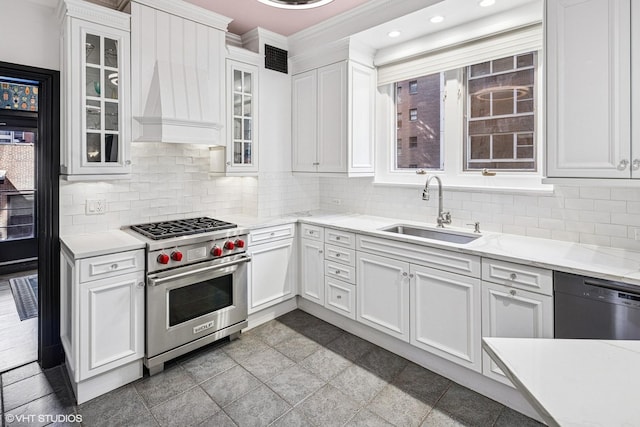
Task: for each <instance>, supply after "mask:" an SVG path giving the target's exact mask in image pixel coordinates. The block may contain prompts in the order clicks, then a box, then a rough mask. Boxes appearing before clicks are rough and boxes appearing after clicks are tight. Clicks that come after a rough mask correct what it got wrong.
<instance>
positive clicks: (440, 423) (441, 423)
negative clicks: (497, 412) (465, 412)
mask: <svg viewBox="0 0 640 427" xmlns="http://www.w3.org/2000/svg"><path fill="white" fill-rule="evenodd" d="M471 425H472V424H467V423H465V422H463V421H459V420H456V419H455V418H453V416H451V415H449V414H447V413H446V412H442V411H441V410H439V409H438V408H434V409H433V410H432V411H431V412H429V415H427V418H425V420H424V422H423V423H422V427H471ZM510 427H519V425H518V424H512V425H511V426H510Z"/></svg>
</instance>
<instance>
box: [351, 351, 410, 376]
mask: <svg viewBox="0 0 640 427" xmlns="http://www.w3.org/2000/svg"><path fill="white" fill-rule="evenodd" d="M407 363H408V361H407V360H406V359H404V358H402V357H400V356H398V355H396V354H393V353H391V352H390V351H387V350H385V349H383V348H380V347H375V348H374V349H373V350H371V351H369V352H367V353H365V354H364V355H363V356H362V357H361V358H360V359H358V360H357V361H356V364H357V365H359V366H362V367H363V368H365V369H366V370H368V371H371V372H373V373H374V374H376V375H377V376H378V377H380V378H382V379H384V380H385V381H389V382H390V381H393V380H394V379H395V377H397V376H398V374H399V373H400V372H401V371H402V370H403V369H404V368H405V366H407Z"/></svg>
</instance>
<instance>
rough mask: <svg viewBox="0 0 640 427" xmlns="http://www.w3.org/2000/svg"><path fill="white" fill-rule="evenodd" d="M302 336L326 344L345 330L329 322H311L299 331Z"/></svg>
mask: <svg viewBox="0 0 640 427" xmlns="http://www.w3.org/2000/svg"><path fill="white" fill-rule="evenodd" d="M300 332H301V333H302V334H303V335H304V336H306V337H308V338H310V339H312V340H313V341H315V342H317V343H318V344H321V345H327V344H329V343H330V342H331V341H333V340H335V339H336V338H339V337H340V336H342V334H344V333H345V332H344V331H343V330H342V329H340V328H337V327H335V326H333V325H330V324H329V323H319V324H317V325H315V324H312V325H309V326H307V327H305V328H303V329H302V330H301V331H300Z"/></svg>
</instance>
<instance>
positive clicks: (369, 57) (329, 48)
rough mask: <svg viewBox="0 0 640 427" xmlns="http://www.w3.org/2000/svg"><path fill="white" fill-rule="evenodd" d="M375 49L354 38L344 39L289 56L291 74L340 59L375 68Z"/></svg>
mask: <svg viewBox="0 0 640 427" xmlns="http://www.w3.org/2000/svg"><path fill="white" fill-rule="evenodd" d="M374 55H375V50H374V49H372V48H371V47H369V46H367V45H365V44H363V43H361V42H358V41H355V40H353V39H348V38H346V39H342V40H337V41H334V42H331V43H327V44H326V45H324V46H322V48H321V49H313V50H310V51H308V52H305V53H302V54H300V55H296V56H293V57H289V63H290V64H291V74H299V73H303V72H305V71H309V70H311V69H314V68H319V67H322V66H325V65H328V64H333V63H336V62H340V61H346V60H350V61H355V62H358V63H360V64H362V65H366V66H368V67H372V68H373V57H374Z"/></svg>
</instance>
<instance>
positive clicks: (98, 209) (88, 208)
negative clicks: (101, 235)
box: [85, 199, 107, 215]
mask: <svg viewBox="0 0 640 427" xmlns="http://www.w3.org/2000/svg"><path fill="white" fill-rule="evenodd" d="M106 212H107V200H106V199H87V204H86V205H85V213H86V214H87V215H104V214H105V213H106Z"/></svg>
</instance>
